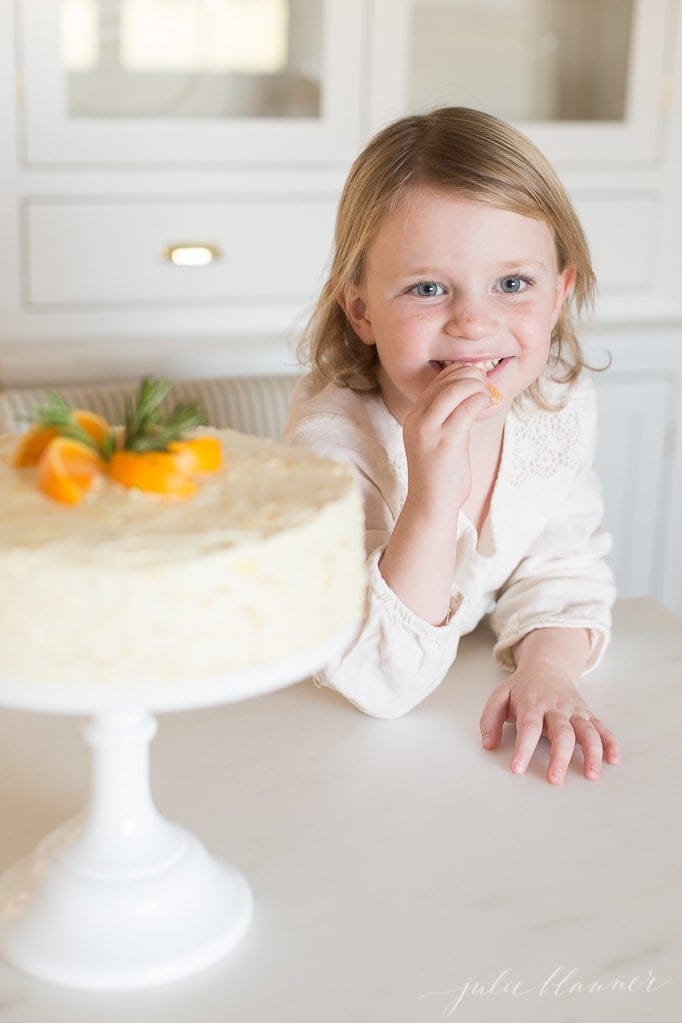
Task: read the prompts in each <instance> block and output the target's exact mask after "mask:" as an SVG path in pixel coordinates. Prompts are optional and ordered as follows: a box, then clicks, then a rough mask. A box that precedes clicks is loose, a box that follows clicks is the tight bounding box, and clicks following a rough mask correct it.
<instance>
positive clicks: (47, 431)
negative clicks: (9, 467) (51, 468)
mask: <svg viewBox="0 0 682 1023" xmlns="http://www.w3.org/2000/svg"><path fill="white" fill-rule="evenodd" d="M56 436H57V431H56V430H53V429H52V427H51V426H41V425H40V424H39V423H36V425H35V426H32V427H31V429H30V430H27V431H26V433H24V434H23V435H22V437H21V440H20V441H19V443H18V444H17V447H16V450H15V452H14V459H13V463H12V464H13V465H15V466H16V468H18V469H22V468H24V467H25V466H27V465H37V464H38V462H39V461H40V456H41V455H42V453H43V451H44V450H45V448H46V447H47V445H48V444H49V443H50V441H51V440H54V438H55V437H56Z"/></svg>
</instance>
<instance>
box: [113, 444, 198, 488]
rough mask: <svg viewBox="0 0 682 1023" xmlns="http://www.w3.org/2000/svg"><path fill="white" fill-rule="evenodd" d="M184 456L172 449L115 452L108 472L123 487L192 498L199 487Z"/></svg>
mask: <svg viewBox="0 0 682 1023" xmlns="http://www.w3.org/2000/svg"><path fill="white" fill-rule="evenodd" d="M184 457H185V456H184V455H183V454H182V453H177V452H173V451H126V450H121V451H115V452H114V454H113V455H112V456H111V460H110V462H109V472H110V474H111V477H112V479H115V480H116V482H117V483H122V484H123V486H124V487H137V489H138V490H144V491H147V492H149V493H154V494H165V495H166V496H168V497H192V495H193V494H195V493H196V489H197V488H196V485H195V484H194V483H193V482H192V480H191V479H190V478H189V476H188V475H187V472H186V470H185V468H184V466H183V458H184Z"/></svg>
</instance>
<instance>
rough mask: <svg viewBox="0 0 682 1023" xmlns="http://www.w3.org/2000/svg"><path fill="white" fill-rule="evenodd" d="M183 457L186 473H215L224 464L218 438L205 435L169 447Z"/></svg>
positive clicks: (176, 442) (174, 443)
mask: <svg viewBox="0 0 682 1023" xmlns="http://www.w3.org/2000/svg"><path fill="white" fill-rule="evenodd" d="M168 448H169V450H170V451H174V452H176V453H179V454H180V455H181V456H182V459H183V461H182V467H183V469H184V470H185V472H190V473H191V472H215V471H216V470H217V469H219V468H220V466H221V465H222V464H223V449H222V447H221V444H220V441H219V440H218V438H217V437H211V436H208V435H204V436H201V437H192V438H190V440H178V441H174V442H173V443H172V444H169V445H168Z"/></svg>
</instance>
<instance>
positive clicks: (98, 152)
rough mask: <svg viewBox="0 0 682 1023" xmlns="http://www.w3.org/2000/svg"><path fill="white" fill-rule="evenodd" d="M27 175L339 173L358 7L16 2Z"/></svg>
mask: <svg viewBox="0 0 682 1023" xmlns="http://www.w3.org/2000/svg"><path fill="white" fill-rule="evenodd" d="M17 6H18V13H19V19H20V28H21V36H20V39H21V43H20V50H19V58H20V66H21V70H22V71H23V76H22V77H23V95H24V111H23V113H24V116H23V119H22V122H21V125H20V129H21V133H22V140H23V146H24V157H25V159H26V162H27V163H28V164H33V163H35V164H50V163H54V164H63V165H78V164H83V163H89V164H97V165H100V166H107V165H116V164H118V165H121V164H127V165H135V164H150V163H158V164H167V163H169V162H172V163H176V164H179V165H181V164H195V165H201V164H204V165H209V164H215V163H221V164H224V165H230V164H231V165H237V164H254V163H259V164H260V163H278V164H283V165H287V164H289V165H291V164H294V163H301V161H310V162H312V163H315V164H318V165H320V166H324V165H325V164H326V165H331V164H334V163H344V164H345V163H346V162H347V160H348V159H349V158H350V157H352V156H353V154H354V152H355V151H356V149H357V146H358V142H359V120H360V110H361V104H360V89H361V83H362V75H361V73H360V71H361V68H360V61H361V57H362V53H363V50H362V45H361V43H362V32H363V25H364V19H365V15H366V10H365V0H41V3H40V4H35V2H34V0H17Z"/></svg>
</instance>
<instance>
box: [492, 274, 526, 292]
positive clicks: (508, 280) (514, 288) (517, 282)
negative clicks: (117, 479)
mask: <svg viewBox="0 0 682 1023" xmlns="http://www.w3.org/2000/svg"><path fill="white" fill-rule="evenodd" d="M528 284H529V281H528V279H527V278H526V277H520V276H519V275H518V274H510V275H509V277H503V278H502V279H501V280H500V282H499V286H500V291H503V292H504V293H505V295H517V294H519V292H521V291H525V290H526V288H527V287H528Z"/></svg>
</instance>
